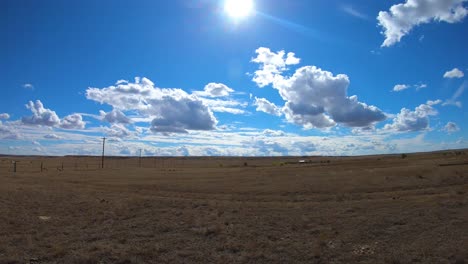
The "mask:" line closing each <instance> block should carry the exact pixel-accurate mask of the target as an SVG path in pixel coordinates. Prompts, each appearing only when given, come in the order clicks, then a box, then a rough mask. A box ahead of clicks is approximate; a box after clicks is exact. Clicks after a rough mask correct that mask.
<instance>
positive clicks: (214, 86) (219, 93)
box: [194, 83, 234, 97]
mask: <svg viewBox="0 0 468 264" xmlns="http://www.w3.org/2000/svg"><path fill="white" fill-rule="evenodd" d="M232 92H234V90H233V89H231V88H229V87H228V86H226V85H225V84H222V83H209V84H207V85H206V86H205V88H204V90H203V91H196V92H194V94H196V95H199V96H208V97H225V96H229V94H230V93H232Z"/></svg>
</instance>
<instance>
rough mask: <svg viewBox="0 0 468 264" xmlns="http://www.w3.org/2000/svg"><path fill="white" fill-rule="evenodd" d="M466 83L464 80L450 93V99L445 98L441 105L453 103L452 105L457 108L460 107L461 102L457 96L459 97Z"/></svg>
mask: <svg viewBox="0 0 468 264" xmlns="http://www.w3.org/2000/svg"><path fill="white" fill-rule="evenodd" d="M466 83H467V81H464V82H463V83H462V84H461V85H460V87H458V89H457V90H456V91H455V93H454V94H453V95H452V98H450V99H447V100H446V101H445V102H444V103H443V104H442V105H443V106H445V105H454V106H457V107H459V108H461V107H462V103H461V102H460V101H457V99H458V97H460V96H461V95H462V94H463V92H464V91H465V87H466Z"/></svg>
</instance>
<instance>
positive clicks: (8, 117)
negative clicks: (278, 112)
mask: <svg viewBox="0 0 468 264" xmlns="http://www.w3.org/2000/svg"><path fill="white" fill-rule="evenodd" d="M0 119H10V115H9V114H7V113H1V114H0Z"/></svg>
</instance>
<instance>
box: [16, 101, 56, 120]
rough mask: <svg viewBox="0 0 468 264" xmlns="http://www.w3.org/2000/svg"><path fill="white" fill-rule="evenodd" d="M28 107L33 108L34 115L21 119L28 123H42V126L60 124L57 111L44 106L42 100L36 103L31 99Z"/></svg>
mask: <svg viewBox="0 0 468 264" xmlns="http://www.w3.org/2000/svg"><path fill="white" fill-rule="evenodd" d="M26 108H28V109H29V110H31V112H32V113H33V115H32V116H28V117H23V118H22V119H21V121H22V122H23V124H26V125H40V126H57V125H59V124H60V118H59V117H58V116H57V114H56V113H55V111H52V110H50V109H47V108H44V105H43V104H42V102H41V101H40V100H36V102H35V103H33V102H32V101H29V103H28V104H27V105H26Z"/></svg>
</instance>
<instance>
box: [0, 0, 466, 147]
mask: <svg viewBox="0 0 468 264" xmlns="http://www.w3.org/2000/svg"><path fill="white" fill-rule="evenodd" d="M242 1H247V0H239V1H237V2H238V3H240V2H242ZM227 2H228V1H227V0H226V1H224V0H219V1H218V0H174V1H120V0H112V1H111V0H102V1H95V0H93V1H88V0H82V1H73V2H72V1H62V0H60V1H51V0H43V1H33V0H11V1H10V0H5V1H1V2H0V30H1V34H2V36H3V37H2V39H3V41H1V42H0V58H1V60H0V72H1V76H2V80H3V82H2V96H1V97H0V122H1V123H0V153H3V154H36V155H67V154H70V155H71V154H87V155H99V154H100V143H101V141H102V140H101V137H103V136H105V137H107V138H108V144H107V150H106V151H107V153H108V154H110V155H136V154H137V153H139V150H140V149H142V150H143V154H144V155H196V156H198V155H233V156H237V155H360V154H375V153H399V152H415V151H428V150H439V149H452V148H466V147H468V134H467V129H468V125H467V122H466V120H468V113H467V111H466V107H468V95H467V92H466V91H465V90H466V89H467V86H468V81H467V77H466V75H467V72H468V48H467V47H468V46H467V37H466V36H468V24H467V23H468V22H467V18H466V16H467V15H468V1H466V0H440V1H431V0H408V1H405V0H401V1H396V0H395V1H371V0H359V1H338V0H337V1H333V0H332V1H309V0H293V1H287V0H253V1H252V3H253V10H251V11H250V12H249V14H248V15H247V16H245V17H236V16H232V15H231V14H230V12H229V10H226V8H225V5H226V3H227Z"/></svg>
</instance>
